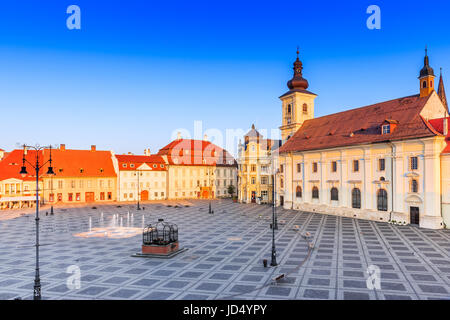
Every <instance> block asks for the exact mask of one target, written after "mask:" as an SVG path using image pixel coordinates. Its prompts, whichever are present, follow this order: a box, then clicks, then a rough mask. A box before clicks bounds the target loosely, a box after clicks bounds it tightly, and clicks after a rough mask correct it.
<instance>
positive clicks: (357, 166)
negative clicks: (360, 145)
mask: <svg viewBox="0 0 450 320" xmlns="http://www.w3.org/2000/svg"><path fill="white" fill-rule="evenodd" d="M358 171H359V160H353V172H358Z"/></svg>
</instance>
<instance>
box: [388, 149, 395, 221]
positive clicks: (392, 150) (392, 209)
mask: <svg viewBox="0 0 450 320" xmlns="http://www.w3.org/2000/svg"><path fill="white" fill-rule="evenodd" d="M389 144H390V146H391V191H392V192H391V193H392V195H391V198H392V207H391V212H390V213H389V220H392V213H393V212H394V190H395V189H394V148H395V146H394V144H393V143H392V142H390V143H389Z"/></svg>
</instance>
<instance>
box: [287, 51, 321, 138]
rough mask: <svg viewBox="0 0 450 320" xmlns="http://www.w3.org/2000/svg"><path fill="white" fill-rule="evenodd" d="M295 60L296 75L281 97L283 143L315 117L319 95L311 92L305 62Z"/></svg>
mask: <svg viewBox="0 0 450 320" xmlns="http://www.w3.org/2000/svg"><path fill="white" fill-rule="evenodd" d="M298 54H299V52H298V49H297V60H295V62H294V76H293V77H292V79H291V80H289V81H288V83H287V86H288V88H289V91H288V92H286V93H285V94H283V95H282V96H281V97H280V100H281V102H282V125H281V126H280V130H281V138H282V143H285V142H286V141H287V140H289V138H290V137H292V136H293V135H294V133H295V132H297V130H298V129H299V128H300V127H301V126H302V124H303V122H304V121H305V120H308V119H312V118H314V99H316V97H317V95H316V94H314V93H312V92H309V91H308V90H306V89H308V86H309V84H308V81H307V80H306V79H304V78H303V75H302V71H303V64H302V62H301V61H300V59H299V57H298Z"/></svg>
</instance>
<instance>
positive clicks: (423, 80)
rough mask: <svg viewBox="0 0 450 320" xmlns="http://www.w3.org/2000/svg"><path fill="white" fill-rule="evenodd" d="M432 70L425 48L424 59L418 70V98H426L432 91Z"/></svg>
mask: <svg viewBox="0 0 450 320" xmlns="http://www.w3.org/2000/svg"><path fill="white" fill-rule="evenodd" d="M434 78H435V76H434V70H433V68H431V67H430V61H429V59H428V50H427V49H426V48H425V58H424V61H423V68H422V70H420V75H419V83H420V97H427V96H429V95H430V94H431V93H432V92H433V91H434Z"/></svg>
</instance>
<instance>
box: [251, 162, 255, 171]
mask: <svg viewBox="0 0 450 320" xmlns="http://www.w3.org/2000/svg"><path fill="white" fill-rule="evenodd" d="M251 170H252V172H255V171H256V165H254V164H252V169H251Z"/></svg>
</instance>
